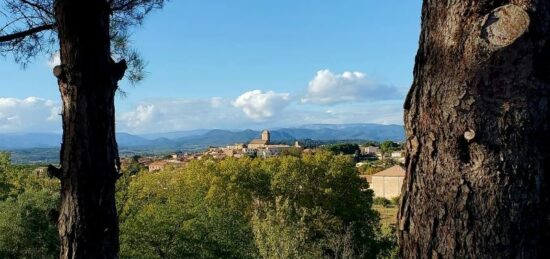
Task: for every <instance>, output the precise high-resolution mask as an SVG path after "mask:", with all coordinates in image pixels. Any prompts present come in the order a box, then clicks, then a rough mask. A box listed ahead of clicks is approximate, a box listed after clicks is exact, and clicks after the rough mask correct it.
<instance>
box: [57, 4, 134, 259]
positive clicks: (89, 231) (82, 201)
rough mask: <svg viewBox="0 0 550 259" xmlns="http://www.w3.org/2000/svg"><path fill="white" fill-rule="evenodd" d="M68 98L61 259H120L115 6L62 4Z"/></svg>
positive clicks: (62, 85) (119, 71)
mask: <svg viewBox="0 0 550 259" xmlns="http://www.w3.org/2000/svg"><path fill="white" fill-rule="evenodd" d="M54 5H55V6H54V9H55V17H56V24H57V30H58V36H59V43H60V56H61V65H60V66H57V67H56V68H55V69H54V74H55V76H56V77H57V78H58V84H59V90H60V92H61V97H62V100H63V111H62V116H63V144H62V148H61V169H55V168H52V167H50V173H51V174H52V175H56V176H58V177H59V178H60V179H61V208H60V215H59V222H58V224H59V234H60V239H61V255H60V257H61V258H117V257H118V248H119V241H118V232H119V231H118V218H117V213H116V208H115V182H116V180H117V178H118V175H119V172H118V168H119V157H118V148H117V143H116V140H115V107H114V97H115V92H116V90H117V83H118V81H119V80H120V79H121V78H122V76H123V74H124V71H125V69H126V64H125V62H120V63H115V62H113V60H112V58H111V49H110V36H109V15H110V14H109V12H110V11H109V1H107V0H95V1H72V0H56V1H55V4H54Z"/></svg>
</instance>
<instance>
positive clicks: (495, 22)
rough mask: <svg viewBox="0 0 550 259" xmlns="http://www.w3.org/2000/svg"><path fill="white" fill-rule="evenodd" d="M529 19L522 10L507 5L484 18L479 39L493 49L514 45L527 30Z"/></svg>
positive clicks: (512, 5) (515, 6)
mask: <svg viewBox="0 0 550 259" xmlns="http://www.w3.org/2000/svg"><path fill="white" fill-rule="evenodd" d="M530 22H531V19H530V18H529V14H528V13H527V12H526V11H525V10H523V8H521V7H519V6H517V5H514V4H508V5H505V6H501V7H499V8H497V9H495V10H493V11H492V12H491V13H490V14H488V15H487V16H485V19H484V20H483V28H482V31H481V37H482V38H483V39H485V40H487V42H489V43H490V44H491V45H493V46H495V47H505V46H508V45H510V44H512V43H514V42H515V41H516V40H517V39H518V38H519V37H521V36H522V35H523V34H524V33H525V32H526V31H527V29H528V28H529V24H530Z"/></svg>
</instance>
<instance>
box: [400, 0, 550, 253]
mask: <svg viewBox="0 0 550 259" xmlns="http://www.w3.org/2000/svg"><path fill="white" fill-rule="evenodd" d="M414 76H415V78H414V83H413V86H412V89H411V91H410V93H409V95H408V97H407V100H406V102H405V126H406V132H407V157H406V167H407V177H406V181H405V184H404V187H403V190H404V194H403V198H402V201H401V208H400V212H399V216H398V217H399V220H398V238H399V244H400V255H401V257H403V258H550V211H549V206H550V204H549V199H550V185H549V184H550V118H549V115H550V112H549V108H550V105H549V98H550V94H549V93H550V1H546V0H515V1H504V0H492V1H489V0H483V1H474V0H460V1H457V0H437V1H428V0H425V1H424V6H423V12H422V34H421V38H420V50H419V52H418V55H417V58H416V67H415V71H414Z"/></svg>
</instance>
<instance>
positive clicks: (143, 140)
mask: <svg viewBox="0 0 550 259" xmlns="http://www.w3.org/2000/svg"><path fill="white" fill-rule="evenodd" d="M259 137H260V131H255V130H250V129H247V130H219V129H215V130H206V129H200V130H192V131H181V132H169V133H156V134H144V135H132V134H128V133H117V141H118V144H119V147H120V148H121V149H141V150H147V149H153V150H192V149H200V148H205V147H208V146H225V145H229V144H233V143H247V142H248V141H250V140H252V139H255V138H259ZM404 138H405V132H404V128H403V126H400V125H381V124H311V125H304V126H300V127H295V128H281V129H274V130H271V139H272V141H290V140H300V139H312V140H322V141H326V140H375V141H382V140H393V141H402V140H404ZM60 143H61V134H54V133H21V134H0V150H17V149H29V148H58V147H59V145H60Z"/></svg>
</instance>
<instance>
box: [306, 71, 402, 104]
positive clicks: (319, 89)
mask: <svg viewBox="0 0 550 259" xmlns="http://www.w3.org/2000/svg"><path fill="white" fill-rule="evenodd" d="M399 98H402V96H401V94H400V93H399V90H398V89H397V88H396V87H393V86H389V85H384V84H380V83H378V82H376V81H374V80H371V79H369V78H368V77H367V76H366V75H365V74H364V73H361V72H344V73H342V74H333V73H332V72H331V71H330V70H328V69H325V70H320V71H318V72H317V75H316V76H315V78H314V79H313V80H311V81H310V82H309V86H308V89H307V94H306V96H305V97H304V98H302V103H312V104H320V105H331V104H337V103H345V102H358V101H379V100H391V99H399Z"/></svg>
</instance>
